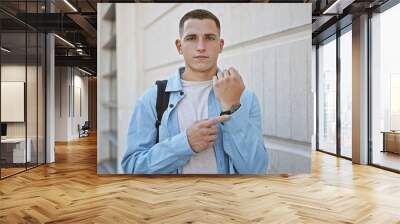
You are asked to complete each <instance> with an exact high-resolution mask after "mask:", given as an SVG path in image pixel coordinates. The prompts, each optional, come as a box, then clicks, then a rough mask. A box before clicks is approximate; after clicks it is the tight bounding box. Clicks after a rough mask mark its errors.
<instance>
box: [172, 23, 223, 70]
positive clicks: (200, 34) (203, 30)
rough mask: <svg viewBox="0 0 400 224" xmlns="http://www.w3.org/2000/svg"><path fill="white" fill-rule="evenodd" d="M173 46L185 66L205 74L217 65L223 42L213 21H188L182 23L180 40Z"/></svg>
mask: <svg viewBox="0 0 400 224" xmlns="http://www.w3.org/2000/svg"><path fill="white" fill-rule="evenodd" d="M175 44H176V48H177V49H178V52H179V53H180V54H182V55H183V57H184V59H185V62H186V65H188V66H189V67H190V68H191V69H192V70H194V71H196V72H207V71H209V70H210V69H212V68H214V67H215V66H216V65H217V60H218V54H219V53H221V52H222V48H223V47H224V40H223V39H220V38H219V30H218V27H217V25H216V24H215V22H214V21H213V20H211V19H202V20H200V19H188V20H186V21H185V23H184V26H183V33H182V36H181V39H178V40H176V42H175Z"/></svg>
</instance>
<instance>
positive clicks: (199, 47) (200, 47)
mask: <svg viewBox="0 0 400 224" xmlns="http://www.w3.org/2000/svg"><path fill="white" fill-rule="evenodd" d="M205 49H206V47H205V42H204V39H203V38H199V41H197V50H198V51H204V50H205Z"/></svg>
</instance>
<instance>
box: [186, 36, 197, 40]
mask: <svg viewBox="0 0 400 224" xmlns="http://www.w3.org/2000/svg"><path fill="white" fill-rule="evenodd" d="M194 39H195V38H194V37H186V40H194Z"/></svg>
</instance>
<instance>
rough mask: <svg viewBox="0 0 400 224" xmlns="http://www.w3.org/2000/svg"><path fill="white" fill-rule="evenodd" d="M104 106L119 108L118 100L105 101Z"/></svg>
mask: <svg viewBox="0 0 400 224" xmlns="http://www.w3.org/2000/svg"><path fill="white" fill-rule="evenodd" d="M103 106H105V107H108V108H117V107H118V105H117V102H103Z"/></svg>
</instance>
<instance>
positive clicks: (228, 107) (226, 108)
mask: <svg viewBox="0 0 400 224" xmlns="http://www.w3.org/2000/svg"><path fill="white" fill-rule="evenodd" d="M238 105H240V101H239V102H236V103H230V104H221V111H229V110H231V109H232V107H235V106H238Z"/></svg>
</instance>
